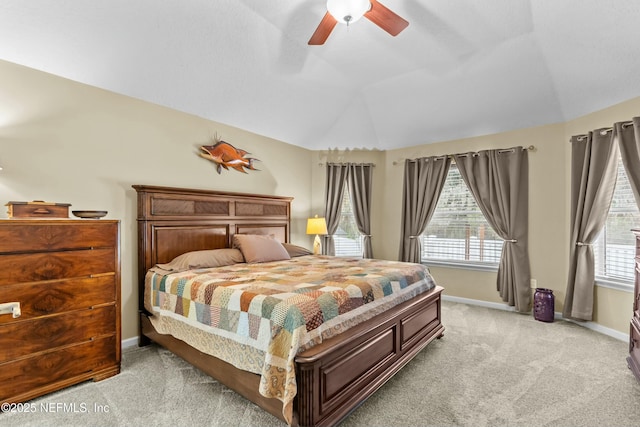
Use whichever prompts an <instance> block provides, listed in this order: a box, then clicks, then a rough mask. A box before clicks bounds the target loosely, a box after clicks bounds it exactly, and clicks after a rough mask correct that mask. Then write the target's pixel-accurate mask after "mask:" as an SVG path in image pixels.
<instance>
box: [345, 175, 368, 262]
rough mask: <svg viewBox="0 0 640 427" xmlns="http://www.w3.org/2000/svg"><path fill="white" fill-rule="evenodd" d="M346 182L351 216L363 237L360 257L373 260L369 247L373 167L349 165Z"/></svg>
mask: <svg viewBox="0 0 640 427" xmlns="http://www.w3.org/2000/svg"><path fill="white" fill-rule="evenodd" d="M348 169H349V173H348V175H347V182H348V183H349V195H350V196H351V205H352V207H353V216H354V217H355V220H356V225H357V226H358V231H360V233H361V234H362V235H363V240H362V256H363V257H364V258H373V248H372V247H371V184H372V179H373V173H372V172H373V170H372V169H373V166H372V165H367V164H356V163H350V164H349V166H348Z"/></svg>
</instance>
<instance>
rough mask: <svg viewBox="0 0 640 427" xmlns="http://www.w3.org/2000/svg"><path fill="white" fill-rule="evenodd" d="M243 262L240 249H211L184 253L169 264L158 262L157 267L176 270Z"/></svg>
mask: <svg viewBox="0 0 640 427" xmlns="http://www.w3.org/2000/svg"><path fill="white" fill-rule="evenodd" d="M241 262H244V258H243V257H242V252H240V251H239V250H238V249H209V250H204V251H193V252H187V253H184V254H182V255H179V256H177V257H175V258H174V259H173V260H171V262H169V263H167V264H156V267H158V268H160V269H162V270H166V271H173V272H176V271H185V270H193V269H196V268H211V267H222V266H225V265H232V264H238V263H241Z"/></svg>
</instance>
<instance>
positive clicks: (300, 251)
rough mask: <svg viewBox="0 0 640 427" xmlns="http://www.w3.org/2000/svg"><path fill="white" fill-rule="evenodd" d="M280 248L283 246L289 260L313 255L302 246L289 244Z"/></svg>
mask: <svg viewBox="0 0 640 427" xmlns="http://www.w3.org/2000/svg"><path fill="white" fill-rule="evenodd" d="M282 246H284V248H285V249H286V251H287V252H288V253H289V256H290V257H291V258H293V257H297V256H304V255H312V254H313V252H311V251H310V250H309V249H307V248H303V247H302V246H298V245H292V244H291V243H283V244H282Z"/></svg>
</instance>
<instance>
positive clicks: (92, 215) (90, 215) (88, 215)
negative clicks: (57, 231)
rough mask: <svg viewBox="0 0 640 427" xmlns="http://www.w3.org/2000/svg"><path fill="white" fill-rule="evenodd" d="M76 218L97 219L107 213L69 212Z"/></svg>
mask: <svg viewBox="0 0 640 427" xmlns="http://www.w3.org/2000/svg"><path fill="white" fill-rule="evenodd" d="M71 213H72V214H74V215H75V216H77V217H78V218H94V219H99V218H102V217H103V216H105V215H106V214H107V211H71Z"/></svg>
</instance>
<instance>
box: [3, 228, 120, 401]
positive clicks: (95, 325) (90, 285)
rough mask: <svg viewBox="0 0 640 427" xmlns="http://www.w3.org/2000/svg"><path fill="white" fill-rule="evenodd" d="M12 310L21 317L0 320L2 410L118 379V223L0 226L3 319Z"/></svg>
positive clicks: (9, 316)
mask: <svg viewBox="0 0 640 427" xmlns="http://www.w3.org/2000/svg"><path fill="white" fill-rule="evenodd" d="M12 302H17V303H19V306H20V312H21V313H20V315H19V317H15V318H14V313H12V312H10V313H7V314H0V402H1V403H5V402H8V403H17V402H23V401H26V400H29V399H32V398H34V397H37V396H40V395H43V394H45V393H49V392H52V391H55V390H58V389H60V388H63V387H67V386H69V385H72V384H76V383H79V382H81V381H85V380H89V379H92V380H94V381H98V380H102V379H104V378H107V377H110V376H112V375H115V374H117V373H118V372H120V341H121V339H120V222H119V221H117V220H104V219H100V220H95V219H83V220H75V219H51V220H40V219H6V220H0V311H7V310H11V307H12V306H10V305H8V304H7V303H12ZM2 308H4V310H2ZM16 314H17V313H16Z"/></svg>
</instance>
